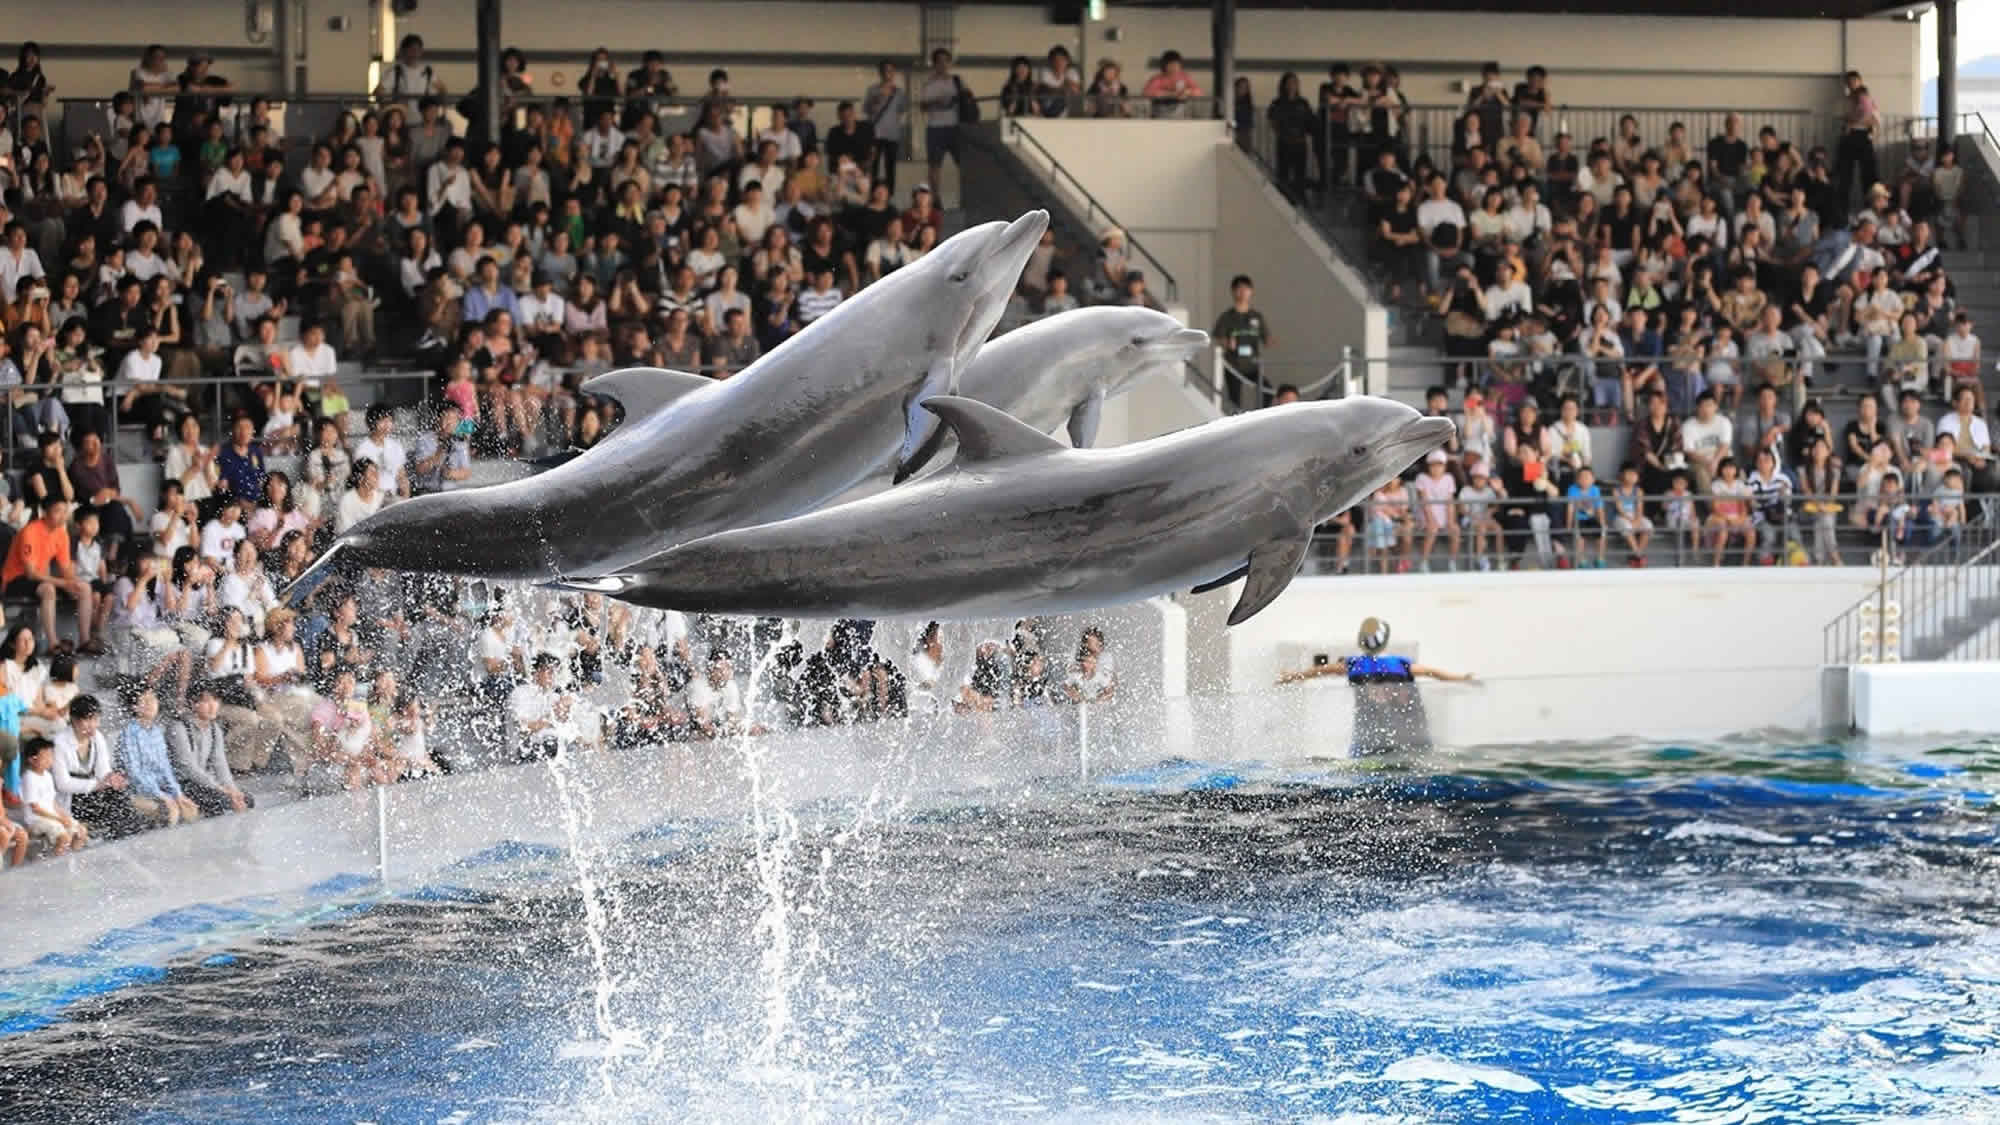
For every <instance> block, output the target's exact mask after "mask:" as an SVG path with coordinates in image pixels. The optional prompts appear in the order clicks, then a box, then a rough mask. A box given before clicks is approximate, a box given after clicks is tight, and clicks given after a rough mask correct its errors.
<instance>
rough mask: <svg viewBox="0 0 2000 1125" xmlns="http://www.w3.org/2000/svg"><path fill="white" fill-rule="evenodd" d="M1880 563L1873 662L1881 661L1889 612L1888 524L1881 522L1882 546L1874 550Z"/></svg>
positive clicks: (1876, 586)
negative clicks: (1883, 635)
mask: <svg viewBox="0 0 2000 1125" xmlns="http://www.w3.org/2000/svg"><path fill="white" fill-rule="evenodd" d="M1875 559H1876V561H1877V562H1878V563H1879V564H1880V566H1879V568H1878V574H1879V580H1878V581H1877V582H1876V583H1875V663H1877V664H1880V663H1882V650H1883V647H1884V646H1883V644H1882V634H1883V631H1884V630H1885V628H1886V627H1887V625H1888V621H1887V617H1888V612H1889V525H1888V523H1886V522H1884V523H1883V524H1882V547H1881V549H1880V550H1878V551H1876V552H1875Z"/></svg>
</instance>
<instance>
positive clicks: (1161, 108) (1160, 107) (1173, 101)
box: [1140, 51, 1202, 117]
mask: <svg viewBox="0 0 2000 1125" xmlns="http://www.w3.org/2000/svg"><path fill="white" fill-rule="evenodd" d="M1201 92H1202V91H1201V83H1199V82H1196V81H1195V79H1194V75H1192V74H1189V73H1188V72H1187V67H1186V66H1185V65H1183V63H1182V61H1181V53H1180V52H1179V51H1166V52H1164V53H1162V54H1161V55H1160V69H1159V72H1158V73H1156V74H1154V75H1153V76H1152V77H1151V78H1148V79H1146V85H1145V88H1144V89H1143V90H1141V91H1140V93H1141V94H1143V95H1144V96H1145V97H1147V98H1149V99H1151V100H1152V103H1153V116H1155V117H1170V116H1177V115H1178V113H1179V111H1180V108H1181V106H1182V105H1183V104H1184V103H1185V102H1186V101H1187V100H1188V99H1190V98H1198V97H1201Z"/></svg>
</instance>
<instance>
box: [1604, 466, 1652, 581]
mask: <svg viewBox="0 0 2000 1125" xmlns="http://www.w3.org/2000/svg"><path fill="white" fill-rule="evenodd" d="M1611 511H1612V517H1611V518H1612V526H1613V527H1614V528H1616V529H1617V531H1618V534H1620V535H1622V536H1624V538H1625V551H1626V563H1627V565H1629V566H1645V565H1646V547H1647V545H1648V544H1650V543H1651V542H1652V541H1653V521H1652V520H1650V519H1647V518H1646V503H1645V494H1644V493H1643V492H1642V491H1641V490H1640V488H1639V466H1637V465H1631V464H1628V465H1624V466H1622V467H1620V468H1619V470H1618V487H1616V488H1614V489H1612V490H1611Z"/></svg>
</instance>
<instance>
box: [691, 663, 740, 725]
mask: <svg viewBox="0 0 2000 1125" xmlns="http://www.w3.org/2000/svg"><path fill="white" fill-rule="evenodd" d="M687 700H688V707H689V708H690V709H692V710H695V711H700V712H706V713H707V714H708V718H709V721H710V722H722V721H724V720H731V719H741V718H742V717H743V689H742V688H740V687H738V686H737V684H736V681H735V680H730V681H729V682H728V683H725V684H723V685H722V686H721V687H719V688H718V687H716V686H714V685H713V684H711V683H709V682H708V676H707V674H706V673H697V674H696V675H695V677H694V678H693V679H691V680H689V681H688V686H687Z"/></svg>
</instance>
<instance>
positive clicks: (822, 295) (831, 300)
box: [795, 287, 842, 324]
mask: <svg viewBox="0 0 2000 1125" xmlns="http://www.w3.org/2000/svg"><path fill="white" fill-rule="evenodd" d="M841 300H842V298H841V294H840V289H839V288H838V287H835V288H831V289H827V290H826V291H824V292H822V291H820V290H818V289H808V290H806V291H805V292H803V293H800V294H799V295H798V299H797V302H796V305H795V308H796V310H797V312H798V314H799V323H800V324H811V323H812V322H813V321H815V320H818V319H819V318H820V317H823V316H825V315H826V314H828V313H830V312H832V311H833V307H834V306H835V305H837V304H839V303H840V302H841Z"/></svg>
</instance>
